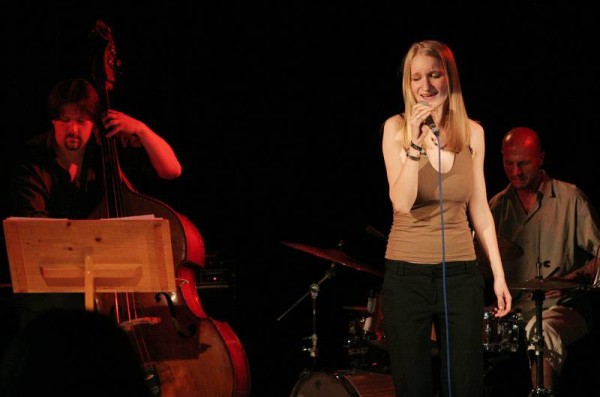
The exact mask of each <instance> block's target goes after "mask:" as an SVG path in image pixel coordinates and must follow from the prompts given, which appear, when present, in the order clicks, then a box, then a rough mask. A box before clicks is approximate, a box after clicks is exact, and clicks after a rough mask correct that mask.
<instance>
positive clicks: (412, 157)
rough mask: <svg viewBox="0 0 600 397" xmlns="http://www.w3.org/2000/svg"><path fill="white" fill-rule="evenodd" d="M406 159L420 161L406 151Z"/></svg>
mask: <svg viewBox="0 0 600 397" xmlns="http://www.w3.org/2000/svg"><path fill="white" fill-rule="evenodd" d="M406 157H408V158H409V159H411V160H414V161H419V160H421V156H413V155H412V154H410V153H408V150H407V151H406Z"/></svg>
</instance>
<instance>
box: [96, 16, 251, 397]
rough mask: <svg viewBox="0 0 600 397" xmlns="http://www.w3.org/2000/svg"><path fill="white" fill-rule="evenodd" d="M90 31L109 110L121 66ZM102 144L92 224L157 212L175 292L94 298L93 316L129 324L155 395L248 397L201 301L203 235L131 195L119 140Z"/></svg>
mask: <svg viewBox="0 0 600 397" xmlns="http://www.w3.org/2000/svg"><path fill="white" fill-rule="evenodd" d="M92 33H93V34H94V35H95V37H96V38H97V39H98V40H97V41H98V43H99V44H100V48H99V49H98V50H99V51H98V53H97V54H96V56H95V57H94V70H93V76H94V80H95V83H96V88H97V91H98V93H99V95H100V99H101V101H102V102H103V111H107V110H108V109H109V108H110V106H109V99H108V93H109V91H111V90H112V89H113V88H114V85H115V74H116V73H115V68H116V66H118V65H119V63H120V62H119V61H118V60H117V58H116V47H115V44H114V40H113V37H112V32H111V29H110V27H108V26H107V25H106V24H105V23H104V22H102V21H97V22H96V26H95V27H94V29H93V31H92ZM101 141H102V142H101V146H102V157H103V168H104V169H103V173H104V174H103V178H104V181H105V185H106V187H105V188H106V190H105V194H104V197H103V200H102V202H101V203H100V205H99V206H98V207H97V208H96V211H94V214H93V215H92V218H94V219H98V218H106V217H110V218H114V217H123V216H135V215H148V214H154V216H156V217H160V218H164V219H168V220H169V228H170V232H171V240H172V241H171V246H172V250H173V263H174V266H175V269H174V270H175V277H176V284H177V289H176V291H175V292H168V291H158V292H156V293H127V292H119V293H115V294H96V299H95V300H96V308H97V310H98V311H100V312H103V313H105V314H108V315H111V316H114V318H115V320H116V321H117V322H118V323H119V324H127V325H128V327H127V329H128V331H129V332H128V333H129V335H130V336H131V339H132V342H133V343H134V345H135V346H136V348H137V350H138V353H139V356H140V359H141V361H142V363H143V365H144V368H145V369H146V371H147V373H148V379H149V384H150V386H151V388H152V389H153V391H154V393H155V395H156V396H157V397H158V396H160V397H204V396H211V397H212V396H218V397H220V396H222V397H248V396H249V395H250V371H249V365H248V360H247V357H246V354H245V351H244V348H243V346H242V344H241V343H240V341H239V339H238V338H237V336H236V334H235V332H233V330H232V329H231V327H230V326H229V324H228V323H226V322H221V321H216V320H213V319H212V318H211V317H210V316H208V315H207V313H206V312H205V311H204V309H203V307H202V304H201V302H200V297H199V296H198V291H197V289H196V278H197V277H196V275H197V271H198V270H200V269H201V268H203V267H204V266H205V247H204V241H203V239H202V236H201V234H200V232H199V231H198V229H197V228H196V227H195V225H194V224H193V223H192V222H191V221H190V220H189V219H188V218H187V217H185V216H183V215H182V214H179V213H178V212H176V211H175V210H174V209H172V208H171V207H169V206H168V205H166V204H165V203H162V202H161V201H159V200H157V199H155V198H152V197H149V196H147V195H144V194H142V193H140V192H138V191H136V190H135V189H134V188H133V186H131V184H130V183H129V182H128V181H127V179H126V178H125V175H123V173H122V172H121V169H120V167H119V160H118V155H117V148H116V142H117V139H115V138H106V137H105V134H104V133H101ZM144 319H152V321H145V320H144Z"/></svg>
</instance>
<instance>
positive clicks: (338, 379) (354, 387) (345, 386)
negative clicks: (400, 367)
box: [290, 370, 394, 397]
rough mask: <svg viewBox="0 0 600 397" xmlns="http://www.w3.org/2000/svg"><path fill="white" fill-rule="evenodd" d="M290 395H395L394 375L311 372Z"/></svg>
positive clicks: (348, 396)
mask: <svg viewBox="0 0 600 397" xmlns="http://www.w3.org/2000/svg"><path fill="white" fill-rule="evenodd" d="M290 397H394V383H393V382H392V376H391V375H388V374H381V373H378V372H367V371H355V370H351V371H336V372H333V373H332V372H310V373H307V374H305V375H302V376H301V377H300V379H299V380H298V382H297V383H296V385H295V386H294V389H293V390H292V393H291V394H290Z"/></svg>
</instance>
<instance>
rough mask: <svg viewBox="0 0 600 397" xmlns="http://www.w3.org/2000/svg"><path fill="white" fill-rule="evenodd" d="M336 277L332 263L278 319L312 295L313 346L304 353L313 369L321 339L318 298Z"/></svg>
mask: <svg viewBox="0 0 600 397" xmlns="http://www.w3.org/2000/svg"><path fill="white" fill-rule="evenodd" d="M333 277H335V263H332V264H331V266H330V267H329V269H327V270H326V271H325V275H324V276H323V277H322V278H321V279H320V280H319V281H318V282H317V283H313V284H311V285H310V287H309V289H308V292H306V293H305V294H304V295H302V296H301V297H300V299H298V300H297V301H296V302H295V303H294V304H293V305H292V306H290V308H288V309H287V310H286V311H285V312H284V313H283V314H282V315H281V316H279V317H278V318H277V321H280V320H281V319H282V318H283V317H285V316H286V315H287V314H288V313H289V312H290V311H291V310H292V309H293V308H294V307H296V306H297V305H298V304H299V303H300V302H302V301H303V300H304V298H306V297H307V296H309V295H310V298H311V302H312V335H311V336H310V340H311V345H310V347H308V348H304V349H303V350H304V351H308V352H309V355H310V358H311V359H312V367H313V368H315V367H316V363H317V356H318V348H317V342H318V340H319V337H318V335H317V298H318V296H319V291H320V289H321V287H320V286H321V284H322V283H323V282H324V281H326V280H328V279H330V278H333Z"/></svg>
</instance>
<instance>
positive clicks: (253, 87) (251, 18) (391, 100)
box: [1, 0, 600, 396]
mask: <svg viewBox="0 0 600 397" xmlns="http://www.w3.org/2000/svg"><path fill="white" fill-rule="evenodd" d="M132 3H134V2H128V1H121V2H115V3H111V2H93V3H92V2H87V1H85V2H84V1H70V2H69V1H54V2H39V1H36V2H31V1H22V2H19V3H18V4H17V3H15V4H10V5H9V4H8V3H6V2H5V3H3V5H2V13H1V15H2V16H1V18H2V48H3V51H2V52H3V56H2V59H3V63H4V73H3V79H2V88H3V99H4V100H3V104H4V105H3V108H2V120H3V126H4V133H3V140H4V144H3V145H2V150H3V153H2V161H3V162H4V165H5V169H6V168H7V167H8V164H9V163H10V161H12V160H13V156H12V154H13V153H15V151H16V148H19V147H21V145H22V144H23V142H24V141H25V140H26V139H27V138H29V137H31V136H32V135H33V134H35V133H37V132H40V131H41V130H43V129H44V128H46V126H47V125H48V122H47V120H46V117H45V100H46V96H47V94H48V91H49V90H50V88H51V87H52V85H53V84H54V83H55V82H56V81H57V80H59V79H61V78H64V77H68V76H74V75H82V76H88V75H89V73H90V65H89V62H88V61H89V59H88V58H86V56H87V52H88V50H89V49H88V48H86V37H87V35H88V32H89V30H90V29H91V28H92V27H93V25H94V22H95V20H96V19H102V20H103V21H104V22H106V23H107V24H108V25H110V26H111V27H112V29H113V34H114V37H115V42H116V45H117V51H118V56H119V58H120V59H121V61H122V66H121V68H120V70H121V72H122V74H121V75H120V76H119V77H118V80H117V87H116V89H115V92H114V93H113V95H112V97H111V98H112V107H114V108H115V109H117V110H122V111H124V112H127V113H129V114H131V115H133V116H134V117H137V118H139V119H141V120H144V121H145V122H147V124H149V125H150V126H151V127H152V128H153V129H154V130H155V131H157V132H158V133H159V134H161V135H162V136H163V137H165V138H166V139H167V140H168V141H169V142H170V143H171V144H172V146H173V147H174V149H175V151H176V152H177V153H178V155H179V157H180V160H181V162H182V164H183V167H184V174H183V176H182V177H181V178H180V179H178V180H176V181H168V182H165V181H161V182H159V183H157V184H153V185H151V186H138V188H139V190H141V191H142V192H144V193H147V194H149V195H151V196H154V197H156V198H159V199H160V200H163V201H164V202H165V203H168V204H169V205H170V206H171V207H173V208H174V209H176V210H177V211H179V212H180V213H182V214H184V215H186V216H187V217H188V218H190V220H191V221H192V222H194V223H195V224H196V226H197V227H198V228H199V230H200V232H201V234H202V236H203V238H204V240H205V244H206V249H207V256H208V259H209V264H208V266H209V267H212V268H216V269H226V270H227V274H228V278H227V280H226V281H228V283H226V285H225V286H226V287H228V288H213V289H210V288H203V289H201V290H200V296H201V299H203V301H204V302H205V304H206V307H205V308H206V309H207V310H208V311H209V314H211V315H212V316H214V317H215V318H219V319H224V320H226V321H228V322H229V323H230V324H231V325H232V327H233V329H234V330H235V331H236V333H237V335H238V337H239V338H240V340H241V342H242V344H243V346H244V347H245V349H246V352H247V354H248V357H249V360H250V364H251V367H252V379H253V389H254V393H253V395H255V396H266V395H275V396H281V395H287V394H289V392H290V391H291V389H292V387H293V385H294V384H295V382H296V380H297V379H298V375H299V374H300V372H301V371H302V369H304V368H307V367H310V365H311V361H310V359H309V357H308V354H307V353H306V352H303V351H302V350H301V347H302V346H303V345H306V341H305V340H303V337H306V336H309V335H310V334H311V332H312V331H311V305H310V300H309V299H303V300H302V301H301V302H300V304H299V305H298V306H296V307H294V308H293V309H292V310H290V311H289V312H288V313H287V315H285V316H284V317H283V318H282V319H281V320H280V321H277V319H278V317H279V316H281V315H282V314H283V313H284V312H285V311H286V310H287V309H289V308H290V307H291V306H292V305H293V304H294V302H296V301H298V300H299V299H300V298H301V297H302V296H303V294H305V293H306V292H307V291H308V289H309V286H310V285H311V284H313V283H316V282H318V281H319V280H321V279H322V277H324V275H325V271H326V270H327V269H328V268H329V265H330V262H329V261H328V260H325V259H321V258H318V257H315V256H312V255H310V254H307V253H305V252H301V251H299V250H295V249H292V248H290V247H288V246H285V245H283V244H282V242H283V241H292V242H300V243H305V244H309V245H313V246H317V247H324V248H335V247H336V246H337V245H338V244H339V243H340V242H343V244H344V249H345V250H346V252H347V253H348V254H349V255H350V256H351V257H352V258H353V259H354V260H355V261H358V262H360V263H363V264H366V265H368V266H371V267H373V268H375V269H378V270H383V253H384V248H385V241H384V240H382V239H380V238H379V237H377V233H373V232H369V230H371V231H372V230H375V231H376V232H383V233H386V232H387V230H388V228H389V224H390V221H391V207H390V205H389V201H388V197H387V182H386V179H385V170H384V166H383V159H382V156H381V150H380V140H381V133H380V127H381V125H382V123H383V121H384V120H385V119H386V118H387V117H389V116H391V115H392V114H394V113H397V112H398V111H399V110H401V109H402V100H401V89H400V80H399V79H398V74H397V72H398V66H399V64H400V61H401V58H402V56H403V55H404V52H405V51H406V50H407V48H408V46H409V45H410V44H411V43H412V42H413V41H415V40H418V39H426V38H434V39H439V40H442V41H444V42H446V43H447V44H448V45H450V47H451V48H452V49H453V51H454V53H455V56H456V58H457V62H458V66H459V71H460V73H461V80H462V85H463V91H464V96H465V99H466V103H467V109H468V110H469V113H470V115H471V117H472V118H474V119H477V120H480V121H481V123H482V124H483V126H484V128H485V130H486V144H487V153H486V163H485V167H486V178H487V188H488V195H489V196H490V197H491V195H492V194H494V193H496V192H497V191H499V190H500V189H501V188H503V187H504V186H505V185H506V183H507V181H506V178H505V176H504V173H503V170H502V165H501V160H500V155H499V146H500V140H501V137H502V135H503V134H504V133H505V132H506V131H508V129H510V128H512V127H514V126H519V125H524V126H530V127H533V128H534V129H536V130H537V131H538V132H539V133H540V135H541V136H542V140H543V142H544V143H545V147H546V150H547V156H546V160H547V169H548V170H549V172H550V173H551V174H552V175H554V176H556V177H558V178H560V179H564V180H567V181H570V182H573V183H575V184H577V185H579V186H580V187H581V188H583V189H584V190H585V191H586V192H587V193H588V195H589V196H590V197H591V199H592V200H593V201H594V202H595V203H597V202H598V200H599V199H600V197H599V195H600V191H599V190H598V186H597V180H598V173H599V167H598V166H597V158H596V156H595V154H596V153H597V151H596V145H597V143H598V138H597V135H598V134H597V132H598V131H597V127H596V126H595V121H596V116H597V106H598V103H597V93H598V88H599V87H598V81H599V80H598V78H597V61H596V54H597V51H596V47H597V42H596V40H594V39H593V37H594V36H595V35H596V29H597V13H595V12H594V11H592V6H591V5H589V6H584V5H582V4H578V3H579V2H577V1H570V2H559V3H560V4H558V5H556V4H548V2H544V1H531V0H529V1H519V2H495V3H494V5H469V7H466V6H462V2H456V3H457V4H455V5H452V4H451V3H452V2H445V3H442V4H435V3H433V2H426V3H422V4H419V3H415V4H413V5H411V6H405V5H401V3H403V2H395V3H396V4H395V5H388V4H387V3H385V2H378V1H360V0H359V1H355V2H340V4H339V5H334V4H332V2H326V1H321V2H314V4H312V2H306V1H281V2H277V1H274V2H270V3H263V2H258V3H257V2H250V1H247V2H243V1H240V2H238V1H223V2H192V1H188V2H178V1H175V2H157V3H158V4H153V3H152V2H150V3H145V2H143V3H140V2H135V4H132ZM214 3H217V4H214ZM485 3H487V2H485ZM482 4H484V2H482ZM7 177H8V175H7V173H6V172H3V173H2V178H3V179H2V182H1V183H2V185H4V186H6V182H7ZM1 200H2V202H1V209H2V215H3V217H6V216H8V215H10V213H9V203H8V197H7V194H6V193H5V194H3V195H2V196H1ZM2 268H3V270H2V277H3V280H2V281H3V283H7V282H9V279H8V271H7V268H8V266H7V264H6V260H5V259H3V265H2ZM381 281H382V280H381V278H380V277H378V276H373V275H371V274H368V273H365V272H359V271H357V270H355V269H352V268H349V267H344V266H341V265H337V266H336V277H334V278H333V279H330V280H327V281H325V282H323V283H322V284H321V292H320V294H319V296H318V299H317V308H318V309H317V313H318V317H317V327H318V334H319V347H320V354H319V357H318V362H317V365H318V366H319V367H320V368H333V369H343V368H344V367H345V366H346V365H347V362H346V361H345V360H346V357H345V351H344V348H343V344H344V343H345V339H346V338H347V332H348V317H349V315H350V314H349V312H348V310H346V309H344V308H343V307H344V306H356V305H359V306H364V305H366V302H367V295H368V292H369V290H370V289H377V288H378V287H379V284H380V283H381Z"/></svg>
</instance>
